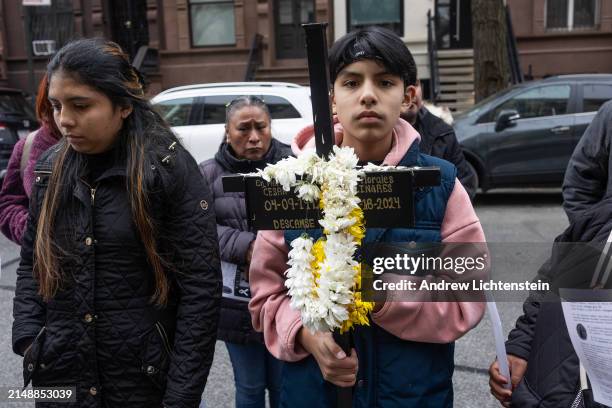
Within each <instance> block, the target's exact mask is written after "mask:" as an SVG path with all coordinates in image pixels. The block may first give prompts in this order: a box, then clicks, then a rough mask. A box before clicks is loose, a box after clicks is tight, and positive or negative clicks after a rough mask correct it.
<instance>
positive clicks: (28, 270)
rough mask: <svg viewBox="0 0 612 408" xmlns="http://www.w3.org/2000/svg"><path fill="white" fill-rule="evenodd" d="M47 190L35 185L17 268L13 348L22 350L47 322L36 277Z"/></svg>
mask: <svg viewBox="0 0 612 408" xmlns="http://www.w3.org/2000/svg"><path fill="white" fill-rule="evenodd" d="M42 197H43V190H40V188H39V186H37V185H36V183H35V184H34V185H33V186H32V194H31V199H30V211H29V214H28V219H27V223H26V230H25V233H24V236H23V244H22V246H21V262H20V264H19V267H18V268H17V283H16V288H15V297H14V298H13V319H14V320H13V336H12V337H13V338H12V343H13V351H14V352H15V353H17V354H21V353H22V351H23V348H24V347H25V346H27V343H29V342H30V341H31V340H32V339H33V338H34V337H36V335H37V334H38V332H39V331H40V330H41V329H42V327H43V326H44V325H45V316H46V303H45V302H44V301H43V299H42V297H41V296H40V295H39V294H38V288H39V287H38V282H37V281H36V280H35V279H34V275H33V272H32V271H33V265H34V242H35V237H36V228H37V225H38V214H39V208H40V204H39V201H41V200H42Z"/></svg>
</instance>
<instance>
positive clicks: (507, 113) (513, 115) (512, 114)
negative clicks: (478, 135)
mask: <svg viewBox="0 0 612 408" xmlns="http://www.w3.org/2000/svg"><path fill="white" fill-rule="evenodd" d="M520 118H521V115H519V113H518V112H517V111H516V110H514V109H508V110H503V111H501V112H499V113H498V114H497V119H496V120H495V131H496V132H501V131H502V130H504V129H506V128H509V127H512V126H515V125H516V123H515V121H516V120H517V119H520Z"/></svg>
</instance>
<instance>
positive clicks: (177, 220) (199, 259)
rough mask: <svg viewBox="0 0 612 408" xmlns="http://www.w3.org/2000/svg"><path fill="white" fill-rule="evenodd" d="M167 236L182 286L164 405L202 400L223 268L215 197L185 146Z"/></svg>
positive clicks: (177, 162)
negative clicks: (213, 201) (213, 197)
mask: <svg viewBox="0 0 612 408" xmlns="http://www.w3.org/2000/svg"><path fill="white" fill-rule="evenodd" d="M170 167H171V168H170V169H169V171H168V172H169V175H170V181H169V182H168V183H167V184H166V185H167V187H166V188H167V189H169V191H168V192H169V194H167V195H166V197H168V198H167V199H168V201H169V203H167V205H166V207H167V208H168V211H167V214H166V217H165V220H164V224H165V225H164V228H163V231H164V235H165V237H164V241H165V242H166V243H167V245H168V246H169V248H171V250H170V257H169V258H170V262H171V268H172V270H173V278H174V282H175V288H176V290H177V292H178V305H177V314H176V331H175V336H174V350H173V353H172V358H171V362H170V367H169V371H168V382H167V386H166V394H165V396H164V400H163V402H164V406H166V407H169V408H174V407H193V408H196V407H197V406H198V405H199V402H200V397H201V395H202V392H203V390H204V386H205V385H206V379H207V377H208V373H209V371H210V366H211V365H212V360H213V354H214V348H215V341H216V333H217V324H218V319H219V306H220V299H221V271H220V269H221V268H220V262H219V249H218V241H217V229H216V227H217V226H216V220H215V214H214V210H213V205H212V204H213V203H212V197H211V193H210V190H209V187H208V185H207V184H206V183H205V182H204V179H203V178H202V175H201V174H200V172H199V170H198V166H197V164H196V163H195V160H193V158H192V157H191V155H189V154H188V153H187V152H186V151H185V150H184V149H183V148H182V147H180V148H179V149H177V153H176V157H175V158H174V160H173V163H172V164H170Z"/></svg>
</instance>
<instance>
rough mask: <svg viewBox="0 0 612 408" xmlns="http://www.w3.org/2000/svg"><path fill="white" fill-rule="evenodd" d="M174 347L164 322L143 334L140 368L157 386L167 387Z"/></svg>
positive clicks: (158, 323)
mask: <svg viewBox="0 0 612 408" xmlns="http://www.w3.org/2000/svg"><path fill="white" fill-rule="evenodd" d="M171 355H172V347H171V346H170V340H169V338H168V335H167V332H166V329H165V327H164V326H163V324H161V323H160V322H157V323H155V325H154V326H153V327H152V328H151V329H150V330H148V331H147V332H145V333H144V334H143V335H142V341H141V348H140V362H141V366H140V370H141V371H142V373H143V374H144V375H146V376H147V377H148V378H149V379H150V380H151V381H152V382H153V384H155V386H156V387H158V388H159V389H164V388H165V387H166V377H167V375H168V367H169V365H170V357H171Z"/></svg>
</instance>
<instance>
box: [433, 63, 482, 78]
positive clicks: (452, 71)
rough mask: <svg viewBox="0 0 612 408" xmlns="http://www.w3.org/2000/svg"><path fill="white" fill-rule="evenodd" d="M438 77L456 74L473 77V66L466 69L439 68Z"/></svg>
mask: <svg viewBox="0 0 612 408" xmlns="http://www.w3.org/2000/svg"><path fill="white" fill-rule="evenodd" d="M438 72H439V73H440V76H441V77H443V76H448V75H456V74H470V75H474V66H473V65H472V66H467V67H440V69H438Z"/></svg>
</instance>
